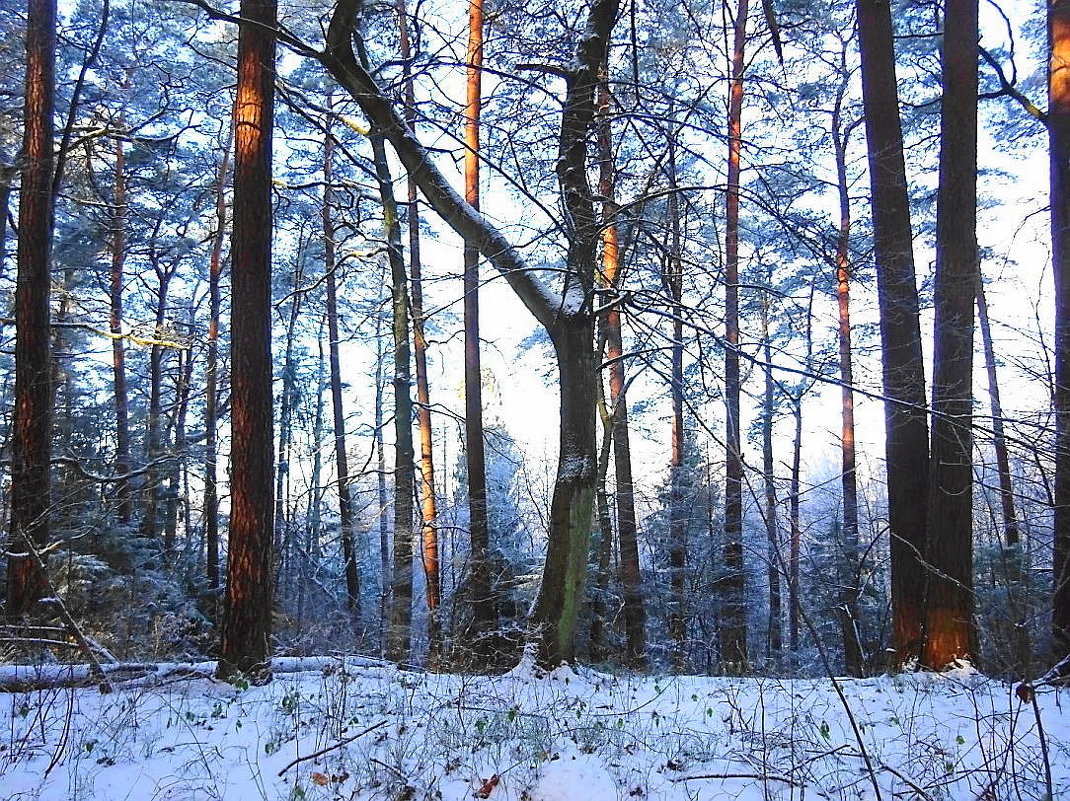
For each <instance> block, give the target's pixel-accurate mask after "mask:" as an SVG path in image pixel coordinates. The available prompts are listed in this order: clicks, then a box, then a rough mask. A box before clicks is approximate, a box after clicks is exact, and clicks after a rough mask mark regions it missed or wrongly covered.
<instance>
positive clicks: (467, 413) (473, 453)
mask: <svg viewBox="0 0 1070 801" xmlns="http://www.w3.org/2000/svg"><path fill="white" fill-rule="evenodd" d="M466 78H467V80H466V94H465V107H464V199H465V201H466V202H467V203H468V205H469V206H471V207H472V208H473V209H476V210H478V209H479V117H480V110H481V106H482V83H483V1H482V0H469V1H468V53H467V68H466ZM480 364H481V362H480V353H479V251H478V250H477V249H476V247H475V246H473V245H472V244H471V243H470V242H467V241H466V242H465V246H464V429H465V463H466V466H467V473H468V528H469V541H470V547H471V551H470V553H469V557H468V559H469V571H470V572H469V582H470V590H471V597H472V631H470V632H468V639H469V645H470V646H471V647H472V648H473V649H474V650H475V652H477V653H481V654H483V655H485V656H490V654H487V653H485V648H486V647H487V646H488V645H489V643H490V642H491V640H490V639H488V638H487V635H488V634H489V632H490V629H491V628H493V626H494V599H493V598H492V597H491V596H492V590H491V577H490V531H489V528H488V523H487V476H486V472H487V471H486V455H485V449H484V443H483V375H482V369H481V366H480Z"/></svg>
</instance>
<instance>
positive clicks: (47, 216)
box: [5, 0, 56, 618]
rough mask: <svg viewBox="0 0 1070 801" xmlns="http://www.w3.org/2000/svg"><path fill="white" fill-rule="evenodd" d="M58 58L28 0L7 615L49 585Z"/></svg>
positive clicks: (48, 0)
mask: <svg viewBox="0 0 1070 801" xmlns="http://www.w3.org/2000/svg"><path fill="white" fill-rule="evenodd" d="M55 63H56V3H55V0H29V5H28V17H27V26H26V99H25V106H24V108H25V111H24V116H23V123H24V127H23V139H22V148H23V156H22V158H23V168H22V183H21V185H20V189H19V238H18V281H17V283H16V287H15V410H14V417H13V421H12V432H11V437H12V461H11V538H10V545H9V551H10V552H11V555H10V556H9V557H8V560H7V604H6V607H5V611H6V614H7V616H8V617H9V618H18V617H21V616H22V615H24V614H26V613H27V612H29V611H30V609H31V608H32V607H33V605H34V604H35V603H36V602H37V601H38V600H39V599H40V598H41V597H42V596H43V595H44V594H45V592H46V587H47V579H46V577H45V575H44V571H43V570H42V569H41V568H40V562H39V561H38V560H37V559H36V558H34V557H33V555H31V554H29V553H28V546H31V545H32V546H34V547H37V548H40V547H42V546H44V545H45V544H47V542H48V539H49V513H50V508H49V507H50V492H51V486H50V480H49V463H50V461H51V455H52V365H51V358H50V356H51V349H50V341H49V308H48V302H49V288H50V282H51V269H52V230H53V220H52V199H53V197H52V180H53V169H54V164H55V158H54V154H53V144H52V137H53V129H54V126H53V121H52V118H53V112H54V108H55V100H54V95H55Z"/></svg>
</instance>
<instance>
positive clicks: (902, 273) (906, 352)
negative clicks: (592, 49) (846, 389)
mask: <svg viewBox="0 0 1070 801" xmlns="http://www.w3.org/2000/svg"><path fill="white" fill-rule="evenodd" d="M856 9H857V15H858V41H859V51H860V54H861V60H862V101H863V109H864V114H865V120H866V140H867V152H868V154H869V172H870V187H871V189H870V191H871V195H872V207H873V247H874V256H875V259H876V262H877V294H878V303H879V306H880V326H881V353H882V356H883V379H884V394H885V395H886V396H887V397H888V400H887V401H886V402H885V406H884V410H885V411H884V414H885V429H886V431H887V434H886V438H885V455H886V460H887V466H886V469H887V474H888V520H889V529H890V532H889V536H890V537H891V546H890V550H891V569H892V612H893V617H894V620H893V628H894V646H895V650H896V659H897V661H898V662H899V663H902V662H905V661H907V660H908V659H910V658H911V657H916V656H919V655H920V649H921V642H922V605H921V599H922V597H923V593H924V585H925V569H924V566H923V564H922V557H923V555H924V553H925V550H926V534H925V520H926V501H925V498H926V494H927V492H928V484H929V478H928V475H929V426H928V421H927V419H926V411H925V409H926V397H925V369H924V364H923V362H922V355H921V325H920V323H919V320H918V290H917V283H916V281H915V277H914V251H913V236H912V232H911V227H910V204H909V201H908V198H907V183H906V167H905V164H904V160H903V134H902V127H901V125H900V121H899V98H898V94H897V89H896V82H895V51H894V47H893V38H892V19H891V8H890V6H889V5H888V4H887V3H885V2H882V0H856Z"/></svg>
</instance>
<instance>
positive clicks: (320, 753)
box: [279, 720, 389, 776]
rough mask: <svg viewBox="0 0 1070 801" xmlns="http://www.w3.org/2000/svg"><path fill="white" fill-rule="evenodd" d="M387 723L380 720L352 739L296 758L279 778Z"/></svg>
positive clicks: (281, 772)
mask: <svg viewBox="0 0 1070 801" xmlns="http://www.w3.org/2000/svg"><path fill="white" fill-rule="evenodd" d="M388 722H389V721H386V720H380V721H379V722H378V723H376V724H375V725H373V726H369V727H368V728H366V729H365V730H364V731H362V732H360V733H359V734H354V735H353V736H352V737H346V738H345V739H344V740H339V741H338V742H336V743H335V744H334V745H329V746H327V747H326V748H321V749H320V750H319V751H316V752H315V753H314V754H307V755H306V756H303V757H298V758H297V759H295V760H294V761H293V762H291V763H290V764H289V765H287V766H286V767H285V768H283V769H282V770H280V771H279V776H282V775H283V774H284V773H286V771H288V770H289V769H290V768H292V767H293V766H294V765H299V764H301V763H302V762H307V761H308V760H310V759H316V758H317V757H321V756H323V755H324V754H329V753H330V752H331V751H336V750H338V749H339V748H343V747H345V746H347V745H349V744H350V743H351V742H353V741H354V740H359V739H360V738H361V737H363V736H364V735H365V734H368V733H369V732H373V731H375V730H376V729H381V728H382V727H383V726H385V725H386V724H387V723H388ZM371 761H372V762H374V761H375V760H374V759H373V760H371Z"/></svg>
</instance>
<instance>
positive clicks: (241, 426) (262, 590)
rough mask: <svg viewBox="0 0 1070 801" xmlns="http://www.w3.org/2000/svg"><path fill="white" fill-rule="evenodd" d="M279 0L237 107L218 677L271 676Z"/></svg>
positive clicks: (259, 28) (250, 26)
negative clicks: (227, 502) (227, 495)
mask: <svg viewBox="0 0 1070 801" xmlns="http://www.w3.org/2000/svg"><path fill="white" fill-rule="evenodd" d="M275 14H276V7H275V0H242V3H241V25H240V27H239V29H238V87H237V96H236V98H235V102H234V210H235V213H234V223H233V233H232V240H231V256H232V261H233V268H232V269H233V278H232V282H231V283H232V292H233V299H232V302H231V309H232V311H231V315H232V321H231V361H232V371H231V420H232V424H231V439H232V442H231V513H230V542H229V553H228V558H227V588H226V594H225V596H224V609H223V631H222V643H221V649H220V658H219V666H218V669H217V672H218V674H219V675H220V677H222V678H228V677H230V676H232V675H234V674H235V673H244V674H246V675H248V676H250V677H251V678H253V679H254V680H257V681H266V680H268V679H270V677H271V673H270V668H269V660H270V657H271V642H270V636H271V606H272V595H273V569H274V558H273V549H272V536H273V533H274V522H273V519H272V516H273V511H274V510H273V507H272V466H273V462H274V454H273V444H274V437H273V434H272V394H271V369H272V368H271V364H272V363H271V240H272V208H271V141H272V124H273V119H274V96H275V69H274V65H275V35H274V32H273V29H274V27H275Z"/></svg>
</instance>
